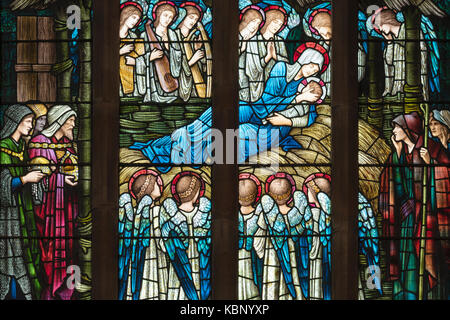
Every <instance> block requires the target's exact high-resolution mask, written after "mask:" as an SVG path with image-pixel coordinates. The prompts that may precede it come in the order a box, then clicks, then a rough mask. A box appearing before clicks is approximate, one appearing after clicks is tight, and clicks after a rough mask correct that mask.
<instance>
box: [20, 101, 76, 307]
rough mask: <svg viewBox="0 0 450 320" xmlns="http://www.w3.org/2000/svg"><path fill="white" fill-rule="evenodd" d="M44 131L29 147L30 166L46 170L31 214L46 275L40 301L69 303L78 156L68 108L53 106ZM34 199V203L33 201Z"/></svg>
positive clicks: (35, 192) (73, 112)
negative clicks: (33, 213) (33, 217)
mask: <svg viewBox="0 0 450 320" xmlns="http://www.w3.org/2000/svg"><path fill="white" fill-rule="evenodd" d="M47 117H48V128H47V129H45V130H43V131H42V133H41V134H39V135H37V136H35V137H34V138H33V139H32V140H31V142H30V144H29V156H30V162H31V164H32V165H37V164H39V165H40V166H45V165H46V167H47V168H50V170H48V169H47V171H48V172H49V174H48V175H47V176H46V177H45V178H44V179H43V180H42V182H41V184H39V185H36V186H35V188H34V189H33V190H34V191H33V192H34V195H33V196H34V199H35V205H34V212H35V215H36V225H37V229H38V232H39V233H40V236H42V237H43V238H42V240H41V242H40V246H41V252H42V262H43V264H44V269H45V274H46V276H47V279H46V281H47V289H46V291H45V295H44V297H43V298H44V299H62V300H70V299H71V298H72V295H73V287H72V286H69V287H67V284H66V282H67V281H66V280H67V279H66V278H67V277H68V276H70V274H69V275H68V274H67V268H68V266H70V265H73V264H75V257H74V249H73V245H74V241H73V239H72V237H73V236H74V229H75V219H76V217H77V214H78V196H77V190H76V186H77V184H78V182H77V181H78V166H77V162H78V156H77V152H76V145H75V143H74V142H73V128H74V127H75V119H76V113H75V111H73V110H72V109H71V108H70V107H69V106H66V105H57V106H54V107H52V108H51V109H50V110H49V112H48V116H47ZM36 199H37V200H36Z"/></svg>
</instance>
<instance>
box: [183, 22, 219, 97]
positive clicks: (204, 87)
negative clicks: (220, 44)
mask: <svg viewBox="0 0 450 320" xmlns="http://www.w3.org/2000/svg"><path fill="white" fill-rule="evenodd" d="M197 30H199V31H200V34H201V36H202V39H203V40H207V39H208V35H207V34H206V31H205V29H204V28H203V25H202V24H201V23H200V22H199V23H198V24H197V28H196V29H194V30H192V31H191V32H190V33H189V35H188V36H187V38H186V40H185V42H184V43H183V45H184V49H185V52H186V57H187V60H190V59H191V58H192V56H193V55H194V53H193V50H192V47H191V45H190V43H189V42H190V41H192V38H193V36H194V34H195V32H196V31H197ZM204 47H205V57H206V74H207V76H206V77H207V78H206V81H205V79H203V75H202V72H201V71H200V67H199V65H198V64H197V63H196V64H194V65H192V66H191V72H192V77H193V78H194V85H195V89H196V91H197V95H198V96H199V97H200V98H209V97H211V86H212V81H211V80H212V79H211V75H212V54H211V52H212V51H211V46H210V44H209V42H205V43H204Z"/></svg>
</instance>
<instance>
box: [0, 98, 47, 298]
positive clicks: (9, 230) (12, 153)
mask: <svg viewBox="0 0 450 320" xmlns="http://www.w3.org/2000/svg"><path fill="white" fill-rule="evenodd" d="M32 126H33V112H32V111H31V110H30V109H29V108H28V107H26V106H24V105H12V106H10V107H9V108H8V109H7V110H6V111H5V113H4V121H3V126H2V130H1V132H0V139H1V140H0V164H1V171H0V299H2V300H3V299H5V298H11V299H18V298H25V299H27V300H30V299H39V298H40V295H41V291H42V287H41V283H42V278H41V274H42V273H41V259H40V250H39V247H38V246H39V244H38V239H37V230H36V223H35V218H34V212H33V203H32V195H31V184H32V183H37V182H39V181H40V180H41V179H42V178H43V176H44V174H43V173H41V172H39V171H31V172H28V169H27V166H26V165H27V164H28V155H27V152H26V150H25V145H26V143H25V141H24V139H23V137H25V136H28V135H29V134H30V132H31V130H32Z"/></svg>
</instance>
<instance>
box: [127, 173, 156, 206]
mask: <svg viewBox="0 0 450 320" xmlns="http://www.w3.org/2000/svg"><path fill="white" fill-rule="evenodd" d="M155 182H156V177H155V176H154V175H152V174H143V175H140V176H139V177H137V178H136V179H135V180H134V182H133V185H132V186H131V191H133V193H134V195H135V196H136V201H138V202H139V201H140V200H141V199H142V198H143V197H144V196H145V195H150V194H151V193H152V192H153V189H154V188H155Z"/></svg>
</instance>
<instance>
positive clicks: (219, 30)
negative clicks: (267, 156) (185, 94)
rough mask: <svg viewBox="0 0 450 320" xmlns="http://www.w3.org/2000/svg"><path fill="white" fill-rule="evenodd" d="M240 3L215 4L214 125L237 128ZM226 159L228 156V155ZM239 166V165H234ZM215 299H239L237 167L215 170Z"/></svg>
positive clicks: (224, 130) (223, 167) (213, 257)
mask: <svg viewBox="0 0 450 320" xmlns="http://www.w3.org/2000/svg"><path fill="white" fill-rule="evenodd" d="M238 24H239V9H238V1H237V0H228V1H223V0H222V1H213V48H212V51H213V87H212V95H213V98H212V101H213V126H214V127H215V128H216V129H219V130H221V131H222V133H223V136H224V137H225V132H226V129H234V128H237V127H238ZM225 159H226V154H225ZM235 163H236V162H235ZM211 198H212V199H211V200H212V204H213V205H212V288H213V291H212V298H213V299H216V300H228V299H237V283H238V277H237V275H238V259H237V256H238V166H237V165H236V164H230V165H225V164H224V165H220V164H219V165H214V167H213V170H212V197H211Z"/></svg>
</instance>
